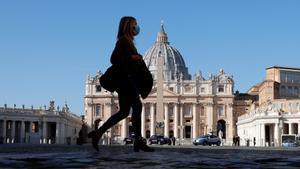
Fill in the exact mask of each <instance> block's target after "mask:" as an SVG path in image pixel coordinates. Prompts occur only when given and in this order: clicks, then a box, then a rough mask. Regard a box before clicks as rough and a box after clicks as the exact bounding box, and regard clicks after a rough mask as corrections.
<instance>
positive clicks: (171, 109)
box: [168, 106, 174, 117]
mask: <svg viewBox="0 0 300 169" xmlns="http://www.w3.org/2000/svg"><path fill="white" fill-rule="evenodd" d="M173 109H174V108H173V106H168V113H169V116H170V117H173V116H174V112H173Z"/></svg>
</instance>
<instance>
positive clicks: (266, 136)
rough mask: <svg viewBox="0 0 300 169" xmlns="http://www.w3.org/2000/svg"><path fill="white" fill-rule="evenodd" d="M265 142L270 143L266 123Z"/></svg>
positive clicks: (268, 129) (268, 127)
mask: <svg viewBox="0 0 300 169" xmlns="http://www.w3.org/2000/svg"><path fill="white" fill-rule="evenodd" d="M265 138H266V140H265V142H266V143H269V144H270V126H269V125H266V126H265Z"/></svg>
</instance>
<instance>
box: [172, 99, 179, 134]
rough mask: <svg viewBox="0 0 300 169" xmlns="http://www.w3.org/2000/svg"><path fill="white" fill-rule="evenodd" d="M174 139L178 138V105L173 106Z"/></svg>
mask: <svg viewBox="0 0 300 169" xmlns="http://www.w3.org/2000/svg"><path fill="white" fill-rule="evenodd" d="M173 112H174V137H175V138H178V104H177V103H175V104H174V108H173Z"/></svg>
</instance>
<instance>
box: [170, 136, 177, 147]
mask: <svg viewBox="0 0 300 169" xmlns="http://www.w3.org/2000/svg"><path fill="white" fill-rule="evenodd" d="M171 139H172V143H173V146H175V142H176V138H175V137H174V136H172V138H171Z"/></svg>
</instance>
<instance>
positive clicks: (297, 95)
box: [294, 86, 299, 97]
mask: <svg viewBox="0 0 300 169" xmlns="http://www.w3.org/2000/svg"><path fill="white" fill-rule="evenodd" d="M294 96H296V97H299V88H298V87H297V86H296V87H295V88H294Z"/></svg>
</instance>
